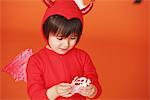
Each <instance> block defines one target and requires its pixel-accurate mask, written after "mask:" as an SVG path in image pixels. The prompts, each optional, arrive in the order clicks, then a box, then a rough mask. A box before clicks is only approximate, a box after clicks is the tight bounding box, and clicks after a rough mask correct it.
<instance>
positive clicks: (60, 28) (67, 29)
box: [43, 15, 82, 42]
mask: <svg viewBox="0 0 150 100" xmlns="http://www.w3.org/2000/svg"><path fill="white" fill-rule="evenodd" d="M43 33H44V36H45V38H46V39H47V40H48V37H49V34H52V35H54V36H61V37H64V38H67V37H68V36H70V35H71V34H73V35H74V36H77V38H78V39H77V42H78V41H79V39H80V36H81V34H82V23H81V21H80V20H79V19H78V18H72V19H70V20H68V19H66V18H65V17H64V16H61V15H52V16H49V17H48V18H47V19H46V21H45V22H44V24H43Z"/></svg>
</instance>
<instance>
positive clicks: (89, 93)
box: [78, 84, 97, 98]
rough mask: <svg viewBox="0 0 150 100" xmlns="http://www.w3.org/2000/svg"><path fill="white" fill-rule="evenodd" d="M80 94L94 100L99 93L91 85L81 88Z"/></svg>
mask: <svg viewBox="0 0 150 100" xmlns="http://www.w3.org/2000/svg"><path fill="white" fill-rule="evenodd" d="M78 93H79V94H81V95H82V96H85V97H89V98H93V97H94V96H95V95H96V93H97V89H96V87H95V86H94V85H92V84H90V85H88V86H87V87H81V88H80V90H79V92H78Z"/></svg>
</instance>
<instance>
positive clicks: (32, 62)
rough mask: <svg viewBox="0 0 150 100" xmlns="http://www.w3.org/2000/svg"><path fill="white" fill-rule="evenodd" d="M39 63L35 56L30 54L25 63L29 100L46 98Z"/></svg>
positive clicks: (43, 99) (44, 99) (45, 99)
mask: <svg viewBox="0 0 150 100" xmlns="http://www.w3.org/2000/svg"><path fill="white" fill-rule="evenodd" d="M40 67H41V65H40V62H39V60H38V59H37V57H35V56H31V57H30V59H29V62H28V65H27V70H26V71H27V90H28V94H29V97H30V98H31V100H48V98H47V96H46V88H45V85H44V79H43V74H42V70H41V68H40Z"/></svg>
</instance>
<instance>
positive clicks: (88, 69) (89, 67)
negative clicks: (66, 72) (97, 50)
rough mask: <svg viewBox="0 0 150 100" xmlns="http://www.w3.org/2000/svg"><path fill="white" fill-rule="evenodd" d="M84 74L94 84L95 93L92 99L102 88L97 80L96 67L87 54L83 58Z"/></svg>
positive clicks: (98, 94)
mask: <svg viewBox="0 0 150 100" xmlns="http://www.w3.org/2000/svg"><path fill="white" fill-rule="evenodd" d="M84 76H85V77H88V78H89V79H90V80H91V83H92V84H93V85H95V86H96V88H97V94H96V96H95V97H94V98H93V99H96V98H98V97H99V96H100V94H101V92H102V89H101V86H100V84H99V81H98V75H97V72H96V69H95V67H94V64H93V63H92V61H91V59H90V57H89V55H88V54H87V55H86V56H85V58H84Z"/></svg>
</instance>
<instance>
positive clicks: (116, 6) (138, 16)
mask: <svg viewBox="0 0 150 100" xmlns="http://www.w3.org/2000/svg"><path fill="white" fill-rule="evenodd" d="M0 3H1V6H0V8H1V17H0V18H1V19H0V21H1V22H0V23H1V27H0V28H1V34H0V35H1V36H0V37H1V46H0V47H1V49H0V50H1V51H0V52H1V55H0V57H1V59H0V66H1V67H2V66H4V65H6V64H7V63H8V62H9V61H10V60H11V59H12V58H13V57H15V56H16V55H17V54H18V53H20V52H21V51H23V50H25V49H26V48H32V49H33V51H34V52H36V51H38V50H39V49H40V48H42V47H43V46H44V44H45V43H44V41H43V38H42V35H41V30H40V23H41V20H42V17H43V14H44V11H45V9H46V7H45V5H44V4H43V3H42V0H1V1H0ZM148 3H149V1H148V0H143V2H142V3H141V4H133V0H96V2H95V5H94V8H93V9H92V11H91V12H90V13H89V14H88V15H86V16H84V18H85V25H84V31H83V35H82V38H81V40H80V42H79V44H78V47H79V48H82V49H84V50H85V51H87V52H88V53H89V55H90V56H91V58H92V60H93V62H94V64H95V66H96V69H97V72H98V75H99V80H100V82H101V85H102V89H103V92H102V95H101V97H100V98H99V99H98V100H148V85H149V84H148V62H149V61H148V31H149V26H148V23H149V22H148V21H149V20H148V18H149V15H148V13H149V12H148V9H149V8H148V7H149V5H148ZM0 74H1V80H0V82H1V83H0V85H1V87H0V90H1V91H0V92H1V93H0V94H1V97H0V99H1V100H11V99H13V100H28V99H29V98H28V96H27V93H26V83H24V82H18V83H16V82H15V81H14V80H13V79H12V77H10V76H9V75H8V74H6V73H0ZM149 99H150V98H149Z"/></svg>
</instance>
